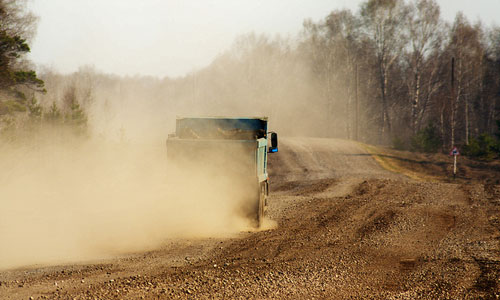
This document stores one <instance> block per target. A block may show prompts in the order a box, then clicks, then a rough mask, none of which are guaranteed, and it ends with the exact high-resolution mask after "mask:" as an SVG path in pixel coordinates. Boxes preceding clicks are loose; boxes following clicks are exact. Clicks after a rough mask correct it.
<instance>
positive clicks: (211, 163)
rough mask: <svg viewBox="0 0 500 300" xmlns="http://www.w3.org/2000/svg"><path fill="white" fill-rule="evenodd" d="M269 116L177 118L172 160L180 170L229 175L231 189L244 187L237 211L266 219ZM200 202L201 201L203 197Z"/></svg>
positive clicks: (169, 148)
mask: <svg viewBox="0 0 500 300" xmlns="http://www.w3.org/2000/svg"><path fill="white" fill-rule="evenodd" d="M267 125H268V120H267V118H222V117H205V118H178V119H177V122H176V131H175V134H171V135H169V137H168V139H167V157H168V161H169V164H173V165H175V167H176V168H177V169H179V170H189V172H203V173H205V174H206V175H207V176H208V177H207V178H210V179H209V180H225V182H228V184H227V185H228V186H227V187H226V188H227V189H228V190H232V191H234V190H236V191H241V195H240V197H238V198H239V199H235V201H239V202H240V203H239V205H238V209H237V210H236V211H235V213H239V214H241V215H242V216H244V217H246V218H249V219H251V220H253V221H254V222H255V224H256V225H257V226H260V224H261V223H262V220H263V217H264V214H265V210H266V205H267V203H266V202H267V195H268V191H269V184H268V174H267V154H268V152H276V151H277V145H272V146H274V147H272V146H271V147H270V146H268V137H271V136H273V140H274V142H275V143H277V137H276V134H275V133H269V132H268V130H267ZM200 201H202V200H200Z"/></svg>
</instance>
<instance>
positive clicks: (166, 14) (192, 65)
mask: <svg viewBox="0 0 500 300" xmlns="http://www.w3.org/2000/svg"><path fill="white" fill-rule="evenodd" d="M362 2H364V1H362V0H350V1H349V0H252V1H248V0H32V2H31V9H32V10H33V11H34V13H35V14H37V15H38V16H39V17H40V22H39V25H38V34H37V37H36V39H35V40H34V42H33V43H32V45H31V50H32V51H31V52H32V54H31V58H32V60H34V61H35V63H37V64H40V65H47V66H51V67H53V68H55V69H56V70H58V71H60V72H64V73H69V72H73V71H76V70H78V67H79V66H82V65H93V66H95V68H96V69H97V70H99V71H103V72H106V73H115V74H120V75H136V74H141V75H153V76H159V77H164V76H181V75H184V74H186V73H188V72H190V71H193V70H196V69H199V68H202V67H204V66H206V65H208V64H209V63H210V62H211V61H212V59H213V58H214V57H215V56H216V55H217V54H219V53H221V52H222V51H224V50H225V49H228V48H229V47H230V46H231V44H232V43H233V41H234V39H235V37H237V36H238V35H241V34H244V33H248V32H251V31H254V32H256V33H268V34H271V35H274V34H277V33H279V34H281V35H284V36H288V35H290V36H294V35H296V34H297V33H298V32H299V31H300V30H301V27H302V22H303V20H304V19H306V18H311V19H313V20H315V21H317V20H320V19H322V18H324V17H325V16H326V15H328V13H329V12H330V11H332V10H334V9H341V8H349V9H351V10H353V11H356V10H357V9H358V7H359V4H360V3H362ZM438 3H439V4H440V6H441V11H442V15H443V17H444V18H445V19H446V20H449V21H452V20H453V19H454V16H455V14H456V13H457V11H463V12H464V13H465V14H466V15H467V16H468V17H469V19H470V20H472V21H476V20H478V19H481V20H482V21H483V23H485V24H486V25H492V24H493V23H495V24H497V25H500V13H499V12H500V0H438Z"/></svg>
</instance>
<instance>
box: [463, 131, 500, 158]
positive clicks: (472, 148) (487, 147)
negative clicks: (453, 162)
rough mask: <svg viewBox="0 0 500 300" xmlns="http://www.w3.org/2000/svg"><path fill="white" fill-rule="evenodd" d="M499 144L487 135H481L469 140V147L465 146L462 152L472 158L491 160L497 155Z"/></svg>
mask: <svg viewBox="0 0 500 300" xmlns="http://www.w3.org/2000/svg"><path fill="white" fill-rule="evenodd" d="M499 146H500V145H499V143H498V142H497V141H496V140H495V139H494V138H493V137H492V136H490V135H489V134H481V135H480V136H478V137H477V138H471V139H470V141H469V145H465V146H464V148H463V152H464V154H465V155H467V156H470V157H473V158H482V159H493V158H495V156H497V155H498V153H499V148H500V147H499Z"/></svg>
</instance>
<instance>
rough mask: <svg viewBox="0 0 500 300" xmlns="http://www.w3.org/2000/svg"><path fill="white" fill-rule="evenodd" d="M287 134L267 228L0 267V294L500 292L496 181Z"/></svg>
mask: <svg viewBox="0 0 500 300" xmlns="http://www.w3.org/2000/svg"><path fill="white" fill-rule="evenodd" d="M280 142H281V146H280V152H279V153H277V154H274V155H271V156H270V158H269V170H270V181H271V183H270V184H271V194H270V199H269V211H268V212H269V218H270V219H271V221H269V224H270V225H269V229H266V230H261V231H258V232H242V233H240V234H239V235H238V236H237V237H233V238H207V239H198V240H171V241H166V242H165V244H164V246H162V247H161V248H159V249H157V250H155V251H150V252H144V253H135V254H130V255H127V256H125V257H120V258H115V259H108V260H102V261H98V262H85V263H78V264H70V265H62V266H50V267H43V268H34V267H25V268H20V269H14V270H4V271H0V299H30V297H32V299H178V298H181V299H222V298H224V299H360V298H361V299H498V298H499V296H500V287H499V283H500V265H499V264H500V247H499V241H500V186H498V185H491V184H486V185H485V184H463V183H460V184H453V183H435V182H419V181H414V180H411V179H409V178H406V177H404V176H402V175H399V174H394V173H391V172H388V171H386V170H384V169H382V168H381V167H380V166H379V165H378V164H377V162H376V161H374V160H373V159H372V157H371V156H370V155H369V154H368V153H367V152H366V151H364V149H363V147H361V146H360V145H358V144H357V143H354V142H349V141H344V140H334V139H316V138H288V139H281V141H280ZM274 223H276V224H274Z"/></svg>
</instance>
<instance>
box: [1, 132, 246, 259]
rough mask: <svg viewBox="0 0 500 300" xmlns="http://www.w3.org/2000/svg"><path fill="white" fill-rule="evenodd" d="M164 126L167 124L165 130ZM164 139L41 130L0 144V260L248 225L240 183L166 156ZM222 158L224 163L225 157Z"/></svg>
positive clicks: (122, 246) (144, 245)
mask: <svg viewBox="0 0 500 300" xmlns="http://www.w3.org/2000/svg"><path fill="white" fill-rule="evenodd" d="M165 135H166V134H165ZM164 141H165V140H164V139H163V140H159V141H156V142H144V141H142V142H137V141H112V140H110V139H104V138H102V137H99V138H97V137H96V138H82V137H76V136H74V135H72V134H70V133H67V132H64V131H63V130H53V129H51V130H46V131H44V130H42V132H40V133H39V134H38V135H37V136H36V137H33V138H29V139H23V140H18V141H16V142H14V143H8V144H6V143H2V144H0V186H1V187H2V194H1V205H2V207H1V210H0V241H1V243H0V269H1V268H11V267H16V266H22V265H32V264H52V263H62V262H69V261H78V260H89V259H97V258H105V257H109V256H113V255H117V254H123V253H126V252H132V251H139V250H147V249H152V248H154V247H158V246H160V245H161V243H162V242H165V240H166V239H169V238H176V237H183V238H186V237H206V236H222V235H224V236H225V235H231V234H234V233H236V232H238V231H241V230H246V229H248V228H250V224H249V220H248V219H246V218H243V217H242V215H241V214H237V213H235V212H237V211H238V209H239V206H240V205H241V202H242V201H244V200H245V199H244V198H242V195H248V191H245V190H244V188H243V186H244V185H242V184H238V183H236V182H232V181H231V179H230V178H229V177H227V176H226V177H224V176H218V177H217V176H213V173H211V172H210V170H209V169H203V168H201V167H200V165H197V164H193V165H192V168H193V169H191V167H189V166H187V165H184V166H183V168H182V169H175V167H173V166H172V165H168V163H167V156H166V147H165V142H164ZM227 163H228V162H227V161H226V165H224V167H223V168H222V169H220V170H219V172H220V171H222V172H226V171H227V172H229V170H231V169H232V167H233V166H231V165H227Z"/></svg>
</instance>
